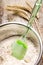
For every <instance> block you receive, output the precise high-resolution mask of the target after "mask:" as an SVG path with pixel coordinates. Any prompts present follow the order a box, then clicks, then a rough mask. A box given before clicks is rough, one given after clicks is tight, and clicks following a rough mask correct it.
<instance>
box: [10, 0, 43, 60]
mask: <svg viewBox="0 0 43 65" xmlns="http://www.w3.org/2000/svg"><path fill="white" fill-rule="evenodd" d="M41 4H42V0H37V1H36V4H35V6H34V8H33V11H32V15H31V17H30V19H29V24H30V26H31V25H32V23H33V21H34V19H35V16H36V15H37V12H38V10H39V8H40V6H41ZM27 26H28V25H27ZM28 31H29V29H27V31H26V33H25V34H24V35H23V36H22V39H17V40H16V42H14V43H13V44H12V45H11V49H12V56H14V57H15V58H17V59H19V60H21V59H23V58H24V56H25V54H26V51H27V48H28V45H27V44H26V43H25V41H24V40H23V39H24V38H25V37H26V34H27V33H28Z"/></svg>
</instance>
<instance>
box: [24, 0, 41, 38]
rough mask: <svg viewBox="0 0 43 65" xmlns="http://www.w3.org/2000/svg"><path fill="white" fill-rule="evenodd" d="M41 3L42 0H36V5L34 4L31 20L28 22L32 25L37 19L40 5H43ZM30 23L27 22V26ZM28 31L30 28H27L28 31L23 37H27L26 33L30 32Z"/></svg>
mask: <svg viewBox="0 0 43 65" xmlns="http://www.w3.org/2000/svg"><path fill="white" fill-rule="evenodd" d="M41 4H42V0H37V1H36V3H35V5H34V8H33V10H32V14H31V17H30V19H29V22H28V24H30V26H31V25H32V23H33V22H34V19H35V17H36V15H37V13H38V11H39V9H40V7H41ZM28 24H27V26H28ZM28 31H29V29H27V31H26V32H25V34H24V35H23V38H25V37H26V34H27V33H28Z"/></svg>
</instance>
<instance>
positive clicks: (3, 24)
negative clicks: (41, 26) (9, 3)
mask: <svg viewBox="0 0 43 65" xmlns="http://www.w3.org/2000/svg"><path fill="white" fill-rule="evenodd" d="M9 24H17V25H22V26H24V27H27V28H30V29H31V30H32V31H33V32H34V33H35V35H36V36H37V37H38V39H39V41H40V53H39V56H38V59H37V61H36V63H35V65H37V64H38V63H39V61H40V59H41V56H42V40H41V37H40V35H39V34H38V33H37V31H36V30H35V29H34V28H32V26H30V25H28V26H27V24H26V23H21V22H7V23H2V24H1V25H0V27H2V26H5V25H9Z"/></svg>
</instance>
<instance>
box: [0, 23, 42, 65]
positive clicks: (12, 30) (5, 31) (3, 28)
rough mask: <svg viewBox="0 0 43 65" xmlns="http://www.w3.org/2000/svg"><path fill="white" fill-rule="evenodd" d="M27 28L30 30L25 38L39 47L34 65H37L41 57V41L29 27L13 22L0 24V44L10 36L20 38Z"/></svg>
mask: <svg viewBox="0 0 43 65" xmlns="http://www.w3.org/2000/svg"><path fill="white" fill-rule="evenodd" d="M27 28H28V29H30V30H29V31H28V34H27V37H28V38H29V39H30V40H32V42H33V43H34V44H35V45H36V46H37V47H39V55H38V59H37V61H36V63H35V65H37V64H38V63H39V61H40V58H41V55H42V41H41V38H40V36H39V34H38V33H37V32H36V31H35V30H34V29H33V28H32V27H30V26H29V25H28V26H27V25H26V24H22V23H20V22H19V23H17V22H13V23H5V24H1V25H0V42H1V41H2V40H4V39H6V38H8V37H11V36H15V35H19V36H21V35H22V34H24V33H25V32H26V30H27Z"/></svg>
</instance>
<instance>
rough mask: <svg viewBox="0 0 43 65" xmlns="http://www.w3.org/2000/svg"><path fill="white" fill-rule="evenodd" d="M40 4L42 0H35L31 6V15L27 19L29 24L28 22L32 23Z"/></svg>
mask: <svg viewBox="0 0 43 65" xmlns="http://www.w3.org/2000/svg"><path fill="white" fill-rule="evenodd" d="M41 4H42V0H37V1H36V3H35V5H34V8H33V10H32V15H31V17H30V19H29V24H30V25H32V23H33V21H34V19H35V17H36V15H37V13H38V11H39V9H40V6H41Z"/></svg>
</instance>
